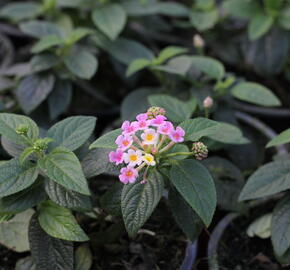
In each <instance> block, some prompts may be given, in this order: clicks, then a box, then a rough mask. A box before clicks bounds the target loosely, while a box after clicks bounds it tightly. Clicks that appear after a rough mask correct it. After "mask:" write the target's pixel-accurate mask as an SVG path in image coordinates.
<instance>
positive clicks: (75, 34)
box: [66, 27, 93, 45]
mask: <svg viewBox="0 0 290 270" xmlns="http://www.w3.org/2000/svg"><path fill="white" fill-rule="evenodd" d="M92 32H93V31H92V30H91V29H89V28H84V27H79V28H76V29H73V30H72V32H71V33H70V34H69V37H68V38H67V39H66V44H70V45H72V44H74V43H76V42H78V41H79V40H81V39H83V38H84V37H86V36H87V35H89V34H91V33H92Z"/></svg>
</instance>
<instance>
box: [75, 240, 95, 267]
mask: <svg viewBox="0 0 290 270" xmlns="http://www.w3.org/2000/svg"><path fill="white" fill-rule="evenodd" d="M92 264H93V255H92V252H91V250H90V248H89V247H88V246H87V245H82V246H79V247H78V249H77V250H76V252H75V267H74V269H75V270H90V269H91V267H92Z"/></svg>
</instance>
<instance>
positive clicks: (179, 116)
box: [148, 95, 195, 123]
mask: <svg viewBox="0 0 290 270" xmlns="http://www.w3.org/2000/svg"><path fill="white" fill-rule="evenodd" d="M148 101H149V103H150V105H151V106H159V107H162V108H164V109H165V110H166V116H167V117H168V119H170V120H171V121H173V122H176V123H179V122H182V121H184V120H185V119H187V118H189V117H190V116H191V115H192V113H193V112H194V110H195V107H191V106H189V105H188V104H187V103H186V102H183V101H181V100H179V99H177V98H174V97H171V96H169V95H151V96H149V97H148Z"/></svg>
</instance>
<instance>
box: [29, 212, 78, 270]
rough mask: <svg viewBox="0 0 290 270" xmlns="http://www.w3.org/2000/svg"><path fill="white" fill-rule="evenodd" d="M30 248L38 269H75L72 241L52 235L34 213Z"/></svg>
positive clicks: (30, 233) (31, 223) (30, 226)
mask: <svg viewBox="0 0 290 270" xmlns="http://www.w3.org/2000/svg"><path fill="white" fill-rule="evenodd" d="M29 243H30V250H31V254H32V257H33V260H34V262H35V263H36V266H37V269H39V270H46V269H49V268H50V269H55V270H64V269H73V264H74V260H73V244H72V242H68V241H64V240H60V239H57V238H54V237H51V236H50V235H48V234H47V233H45V232H44V231H43V229H42V228H41V227H40V225H39V222H38V220H37V215H36V214H34V215H33V217H32V218H31V221H30V225H29Z"/></svg>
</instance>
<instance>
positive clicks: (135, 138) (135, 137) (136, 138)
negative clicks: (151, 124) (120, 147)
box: [133, 135, 144, 149]
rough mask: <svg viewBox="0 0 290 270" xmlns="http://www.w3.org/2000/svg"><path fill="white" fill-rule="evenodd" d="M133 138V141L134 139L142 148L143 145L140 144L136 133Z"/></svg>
mask: <svg viewBox="0 0 290 270" xmlns="http://www.w3.org/2000/svg"><path fill="white" fill-rule="evenodd" d="M133 139H134V141H135V142H136V143H138V144H139V146H140V147H141V148H142V149H143V148H144V147H143V145H142V143H141V141H140V140H139V138H138V137H137V136H136V135H134V136H133Z"/></svg>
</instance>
